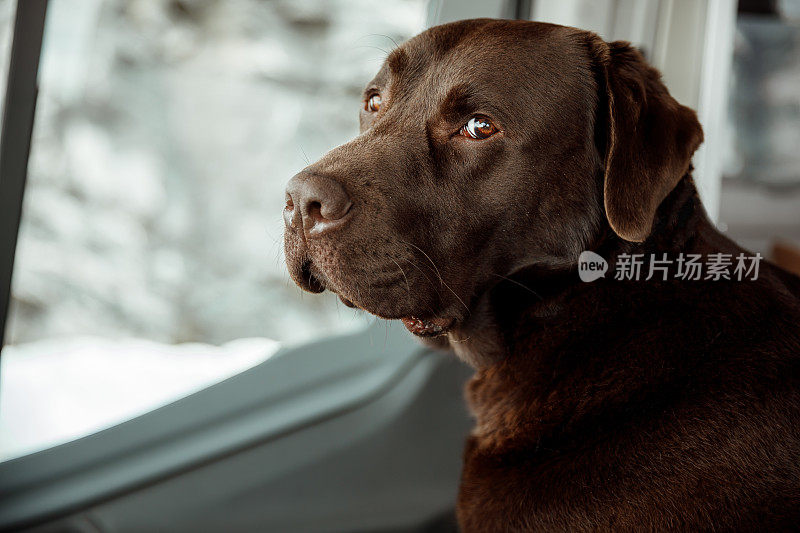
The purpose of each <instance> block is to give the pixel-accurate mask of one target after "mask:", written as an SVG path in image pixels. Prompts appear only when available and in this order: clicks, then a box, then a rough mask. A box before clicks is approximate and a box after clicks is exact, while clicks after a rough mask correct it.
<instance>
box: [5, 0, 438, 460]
mask: <svg viewBox="0 0 800 533" xmlns="http://www.w3.org/2000/svg"><path fill="white" fill-rule="evenodd" d="M10 3H11V2H8V1H6V2H4V3H3V4H2V5H0V23H2V17H4V16H5V15H4V14H3V7H2V6H8V5H9V4H10ZM425 11H426V2H425V1H424V0H400V1H394V2H371V1H368V0H347V1H345V0H333V1H331V0H317V1H307V0H303V1H297V0H292V1H289V0H273V1H263V0H197V1H190V0H81V1H80V2H74V1H70V0H51V2H50V5H49V8H48V16H47V22H46V28H45V39H44V45H43V52H42V63H41V66H40V94H39V99H38V104H37V110H36V121H35V127H34V134H33V141H32V151H31V158H30V163H29V177H28V185H27V190H26V193H25V202H24V212H23V220H22V224H21V230H20V237H19V244H18V250H17V260H16V266H15V272H14V280H13V288H12V305H11V315H10V317H9V327H8V332H7V342H8V343H9V344H10V345H9V346H7V347H6V348H4V350H3V354H2V359H1V361H2V369H0V379H2V383H1V384H0V395H1V396H0V459H7V458H9V457H12V456H15V455H19V454H21V453H26V452H30V451H33V450H35V449H40V448H42V447H46V446H50V445H53V444H55V443H58V442H63V441H65V440H69V439H72V438H76V437H78V436H81V435H84V434H86V433H89V432H92V431H96V430H98V429H100V428H102V427H107V426H108V425H110V424H113V423H117V422H119V421H121V420H124V419H126V418H129V417H131V416H134V415H136V414H139V413H141V412H144V411H147V410H149V409H152V408H153V407H155V406H157V405H161V404H163V403H165V402H168V401H170V400H173V399H175V398H177V397H180V396H182V395H185V394H187V393H189V392H191V391H194V390H197V389H198V388H200V387H203V386H206V385H208V384H209V383H213V382H215V381H218V380H219V379H222V378H224V377H226V376H229V375H231V374H233V373H236V372H239V371H241V370H243V369H244V368H248V367H249V366H252V365H254V364H257V363H258V362H260V361H263V360H264V359H266V358H267V357H269V356H270V355H271V354H273V353H274V352H275V350H276V349H277V347H278V346H279V345H280V344H286V343H299V342H307V341H309V340H312V339H316V338H321V337H326V336H330V335H334V334H342V333H345V332H347V331H352V330H354V329H358V328H362V327H364V326H365V325H366V324H367V321H368V320H369V319H368V318H366V317H365V316H362V315H360V314H357V313H355V312H353V311H352V310H350V309H347V308H345V307H343V306H341V307H340V306H339V303H338V300H337V299H335V298H333V297H332V296H331V295H322V296H315V297H311V296H310V295H306V296H305V297H304V296H303V294H301V292H300V290H299V289H298V288H297V287H296V286H295V285H294V284H293V283H291V282H289V279H288V275H287V274H286V271H285V266H284V261H283V251H282V233H283V220H282V216H281V211H282V208H283V203H284V194H283V189H284V186H285V184H286V182H287V181H288V179H289V178H290V177H291V176H292V175H293V174H294V173H296V172H297V171H299V170H300V169H301V168H302V167H304V166H305V165H306V164H307V162H310V161H313V160H315V159H316V158H318V157H320V156H321V155H322V154H323V153H324V152H325V151H327V150H329V149H330V148H332V147H334V146H335V145H337V144H340V143H342V142H345V141H346V140H348V139H350V138H352V137H353V136H354V135H356V134H357V130H358V109H359V106H360V93H361V90H362V88H363V86H364V84H365V83H366V82H367V81H369V79H370V78H371V77H372V75H374V73H375V71H377V69H378V67H379V65H380V63H381V61H382V60H383V58H384V57H385V55H386V53H387V52H388V51H389V50H391V48H392V47H394V43H395V42H400V41H402V40H404V39H407V38H408V37H410V36H411V35H413V34H415V33H417V32H418V31H420V30H421V29H422V26H423V22H424V16H425ZM6 31H7V30H6Z"/></svg>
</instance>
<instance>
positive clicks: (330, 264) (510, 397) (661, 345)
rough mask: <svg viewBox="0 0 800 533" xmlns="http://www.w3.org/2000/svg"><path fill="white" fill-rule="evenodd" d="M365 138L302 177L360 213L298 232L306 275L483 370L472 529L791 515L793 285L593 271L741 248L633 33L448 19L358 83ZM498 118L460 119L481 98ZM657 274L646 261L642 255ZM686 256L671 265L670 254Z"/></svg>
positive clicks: (797, 304) (469, 488) (622, 527)
mask: <svg viewBox="0 0 800 533" xmlns="http://www.w3.org/2000/svg"><path fill="white" fill-rule="evenodd" d="M375 91H379V92H380V93H381V96H382V98H383V104H382V105H381V108H380V111H379V112H378V113H377V114H373V113H370V112H369V111H367V110H362V112H361V130H362V133H361V135H359V137H357V138H356V139H354V140H353V141H352V142H350V143H348V144H346V145H344V146H341V147H339V148H337V149H335V150H333V151H332V152H330V153H329V154H327V155H326V156H325V157H324V158H323V159H322V160H320V161H319V162H317V163H315V164H314V165H311V166H310V167H309V168H307V169H305V170H304V171H303V173H301V175H299V178H298V179H302V177H303V176H304V175H321V176H325V177H326V178H327V179H333V180H336V181H337V182H338V183H340V184H341V185H342V186H343V187H344V188H345V189H346V191H347V194H348V195H349V197H350V198H351V199H352V201H353V207H352V208H351V210H350V211H351V212H350V213H349V214H348V215H347V216H348V217H349V218H348V219H347V221H346V223H344V224H342V225H341V226H338V227H337V229H336V230H335V231H331V232H329V233H326V234H325V235H324V236H318V237H313V236H309V235H306V234H304V233H303V231H302V230H298V229H294V228H291V227H289V228H287V231H286V258H287V264H288V266H289V270H290V273H291V274H292V276H293V278H294V279H295V280H296V281H297V282H298V284H300V285H301V286H302V287H304V288H306V289H308V290H312V291H315V292H317V291H319V290H323V289H325V288H327V289H329V290H332V291H334V292H336V293H338V294H339V295H340V296H341V297H342V298H343V299H344V300H345V301H347V302H348V303H350V302H352V304H354V305H357V306H359V307H361V308H363V309H366V310H367V311H369V312H371V313H374V314H376V315H378V316H382V317H384V318H390V319H397V318H406V317H410V316H413V317H420V318H422V319H425V320H430V321H433V320H436V321H438V322H437V323H448V324H449V326H448V327H447V328H446V331H445V335H443V336H441V337H438V338H436V339H433V340H431V342H433V343H437V344H438V345H440V346H444V347H449V348H451V349H453V350H454V351H455V353H456V354H457V355H458V356H459V357H461V358H462V359H464V360H465V361H467V362H468V363H470V364H472V365H473V366H474V367H476V369H477V371H476V375H475V377H474V378H473V380H472V381H471V382H470V384H469V386H468V387H467V391H466V394H467V399H468V402H469V405H470V407H471V409H472V412H473V413H474V415H475V418H476V426H475V429H474V431H473V434H472V436H471V437H470V438H469V440H468V443H467V447H466V451H465V454H464V470H463V478H462V483H461V490H460V495H459V500H458V518H459V522H460V525H461V527H462V529H463V530H464V531H588V530H618V531H626V530H644V531H653V530H688V531H695V530H721V531H743V530H762V529H772V530H778V529H780V530H783V529H795V528H796V527H797V524H798V520H800V394H799V393H798V390H799V389H798V380H799V379H800V372H798V370H799V368H798V355H800V297H798V295H799V294H800V279H798V278H797V277H795V276H793V275H790V274H788V273H786V272H784V271H782V270H780V269H778V268H776V267H774V266H772V265H770V264H768V263H762V265H761V272H760V276H759V278H758V280H757V281H752V280H745V281H724V280H722V281H679V280H675V279H671V280H669V281H657V280H650V281H643V280H641V281H615V280H614V279H613V278H612V276H607V277H606V278H604V279H600V280H598V281H595V282H593V283H582V282H581V281H579V279H578V276H577V273H576V263H577V257H578V254H579V253H580V252H581V251H582V250H593V251H595V252H597V253H599V254H600V255H602V256H603V257H605V258H606V259H609V262H610V267H611V272H612V274H613V269H614V265H615V262H616V260H617V258H618V257H619V255H620V254H622V253H643V254H651V253H654V254H657V255H658V256H659V257H660V256H661V254H663V253H666V254H668V256H669V257H671V258H672V259H673V260H674V259H675V257H676V256H677V254H678V253H681V252H683V253H699V254H706V255H707V254H709V253H714V252H725V253H731V254H738V253H740V252H742V250H741V249H740V248H739V247H738V246H737V245H736V244H734V243H733V242H731V241H730V240H728V239H727V238H725V237H724V236H723V235H721V234H720V233H718V232H717V231H716V230H715V229H714V227H713V226H712V224H711V223H710V222H709V221H708V219H707V217H706V214H705V212H704V210H703V207H702V205H701V203H700V200H699V198H698V196H697V191H696V189H695V186H694V183H693V181H692V178H691V175H690V171H691V168H690V158H691V156H692V153H693V152H694V151H695V149H696V148H697V146H698V145H699V144H700V142H701V141H702V130H701V128H700V125H699V123H698V122H697V118H696V116H695V113H694V112H693V111H692V110H690V109H688V108H686V107H684V106H681V105H680V104H678V103H677V102H676V101H675V100H674V99H673V98H672V97H671V96H670V95H669V93H668V91H667V89H666V88H665V87H664V85H663V84H662V82H661V81H660V76H659V74H658V72H657V71H656V70H655V69H653V68H652V67H650V66H649V65H647V63H646V62H645V61H644V59H643V58H642V57H641V55H640V54H639V53H638V52H636V51H635V50H634V49H633V48H631V47H630V46H629V45H628V44H627V43H621V42H615V43H605V42H603V41H602V40H600V39H599V38H598V37H597V36H596V35H594V34H591V33H589V32H584V31H581V30H576V29H574V28H566V27H561V26H555V25H549V24H541V23H531V22H511V21H493V20H474V21H463V22H458V23H453V24H448V25H444V26H439V27H436V28H432V29H431V30H428V31H426V32H424V33H423V34H421V35H419V36H417V37H415V38H414V39H412V40H410V41H408V42H407V43H404V44H403V45H402V46H401V47H400V48H399V49H398V50H395V51H394V52H392V54H391V55H390V56H389V59H388V61H387V64H386V65H384V67H383V68H382V69H381V71H380V72H379V73H378V75H377V76H376V77H375V79H374V80H373V81H372V82H370V84H368V86H367V91H366V92H365V101H366V99H368V98H369V96H370V95H371V94H372V93H373V92H375ZM475 114H483V115H486V116H489V117H491V118H492V120H493V121H495V122H496V123H497V124H498V125H499V126H500V129H501V130H502V132H501V133H500V134H497V135H495V136H494V137H491V138H489V139H487V140H485V141H480V142H475V141H470V140H466V139H464V138H461V137H458V136H457V135H454V132H457V131H458V129H459V127H460V126H461V125H463V124H464V123H465V122H466V121H467V120H468V119H469V118H470V117H471V116H473V115H475ZM645 270H646V265H645ZM673 270H674V267H673Z"/></svg>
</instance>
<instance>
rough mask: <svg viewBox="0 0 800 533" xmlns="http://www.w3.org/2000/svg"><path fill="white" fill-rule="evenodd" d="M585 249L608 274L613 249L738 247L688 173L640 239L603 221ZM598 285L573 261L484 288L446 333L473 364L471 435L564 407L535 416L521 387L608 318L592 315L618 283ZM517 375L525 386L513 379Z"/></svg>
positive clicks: (547, 374)
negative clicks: (623, 235)
mask: <svg viewBox="0 0 800 533" xmlns="http://www.w3.org/2000/svg"><path fill="white" fill-rule="evenodd" d="M591 249H592V250H593V251H595V252H596V253H598V254H599V255H601V256H602V257H603V258H605V259H607V260H608V261H609V269H610V272H611V273H612V274H611V275H612V276H613V272H614V270H613V269H614V264H615V263H616V261H617V258H618V257H619V256H620V254H655V253H659V254H660V253H664V252H666V253H679V252H684V253H705V254H707V253H711V252H712V251H735V250H739V248H738V247H736V245H735V244H733V243H732V242H731V241H729V240H728V239H726V238H725V237H724V236H722V235H721V234H720V233H719V232H717V231H716V230H715V229H714V227H713V225H712V224H711V223H710V221H709V220H708V217H707V216H706V213H705V210H704V209H703V207H702V204H701V202H700V200H699V198H698V195H697V190H696V188H695V186H694V183H693V181H692V179H691V177H689V176H686V177H685V178H684V179H683V180H682V181H681V183H680V184H679V185H678V187H676V189H675V190H674V191H673V192H672V193H671V194H670V195H669V196H668V197H667V198H666V199H665V200H664V202H663V203H662V205H661V207H660V208H659V212H658V216H657V219H656V222H655V225H654V231H653V233H652V234H651V236H650V238H648V239H647V240H646V241H645V242H643V243H630V242H626V241H624V240H622V239H620V238H619V237H617V236H616V235H615V234H614V233H613V232H612V231H611V229H610V228H607V229H606V231H605V232H604V233H603V234H602V235H601V236H600V237H599V238H598V239H597V240H596V243H595V245H594V246H593V247H592V248H591ZM600 287H601V285H600V284H599V282H598V283H595V284H591V283H584V282H582V281H580V279H579V276H578V273H577V264H576V265H575V267H573V268H571V269H565V270H561V271H554V270H547V269H539V268H536V267H531V268H528V269H525V270H524V271H521V272H518V273H516V274H514V275H513V276H511V277H510V279H507V280H504V281H502V282H500V283H498V284H496V285H494V286H493V287H492V288H491V290H488V291H486V293H485V294H483V295H482V297H481V298H480V299H479V301H478V303H477V305H476V306H475V307H474V309H473V312H472V314H471V315H470V317H469V318H468V320H467V321H466V322H465V323H464V324H463V325H462V326H461V327H460V328H458V329H456V330H454V331H451V332H450V333H449V340H450V345H451V347H452V348H453V350H454V351H455V353H456V354H457V355H458V356H459V357H460V358H461V359H462V360H464V361H466V362H468V363H469V364H471V365H472V366H474V367H475V368H476V369H477V373H476V377H475V378H474V379H473V381H472V382H471V383H470V386H469V388H468V392H467V396H468V401H469V402H470V404H471V407H472V410H473V412H474V414H475V415H476V417H477V419H478V421H477V422H478V423H477V426H476V430H475V431H476V434H484V435H493V437H492V439H494V440H496V438H495V437H497V435H496V433H498V432H500V433H501V434H502V436H503V437H510V436H511V434H508V432H511V433H514V432H515V431H520V430H522V428H523V427H526V425H527V424H530V423H533V422H531V421H532V420H536V421H537V422H536V423H537V424H545V423H546V420H545V419H549V420H554V421H555V420H559V416H560V415H559V414H558V413H557V412H556V411H558V409H568V408H569V407H568V406H567V403H568V402H565V403H564V405H563V406H562V407H553V406H554V405H556V404H558V401H556V400H553V401H554V402H555V403H553V402H548V406H547V410H548V416H547V417H545V418H543V417H542V415H541V412H540V408H541V406H540V405H536V400H535V399H534V398H535V394H532V391H531V390H528V389H531V388H536V389H537V390H539V389H541V390H547V389H548V388H549V387H550V383H549V382H548V380H552V379H555V378H556V376H555V373H556V370H555V369H556V368H559V365H558V364H556V363H554V362H553V361H556V362H557V361H558V360H559V358H560V357H561V356H562V353H563V352H564V351H566V347H567V346H568V345H569V343H570V342H571V339H572V336H573V335H574V334H575V333H576V332H577V333H578V334H583V333H586V332H591V331H592V330H595V329H597V324H598V322H602V321H603V320H613V317H609V316H606V315H602V316H601V315H599V314H602V313H607V312H608V311H607V310H608V309H614V308H615V303H618V302H619V300H620V299H623V300H624V299H625V298H626V294H622V295H620V290H622V291H625V289H624V288H619V287H616V286H614V284H613V283H611V284H606V285H605V286H603V288H602V289H601V288H600ZM635 290H636V291H639V294H640V296H641V295H642V293H646V292H647V291H651V290H659V289H658V288H657V287H656V286H655V285H653V284H651V283H648V282H646V281H642V282H639V283H638V284H637V285H636V289H635ZM615 298H616V302H615V301H614V299H615ZM601 309H602V311H601ZM551 367H552V368H551ZM548 369H550V370H548ZM517 380H520V382H524V383H525V386H524V387H523V386H514V385H515V383H518V381H517ZM515 395H519V397H515ZM573 407H574V406H573ZM554 409H555V410H554ZM521 413H527V415H522V416H520V414H521ZM512 414H513V416H515V417H516V419H515V420H514V421H513V422H512V421H511V420H509V423H508V424H505V425H504V427H502V428H500V427H495V426H496V421H497V420H503V419H504V417H505V418H510V417H512ZM506 415H507V416H506ZM489 421H492V423H491V424H492V426H491V427H490V425H489V424H490V423H489ZM554 423H555V422H554ZM528 429H531V428H528ZM528 429H526V431H528ZM533 433H536V432H535V431H534V432H533ZM492 439H489V440H490V441H492V442H493V440H492Z"/></svg>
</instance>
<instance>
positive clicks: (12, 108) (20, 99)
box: [0, 0, 47, 347]
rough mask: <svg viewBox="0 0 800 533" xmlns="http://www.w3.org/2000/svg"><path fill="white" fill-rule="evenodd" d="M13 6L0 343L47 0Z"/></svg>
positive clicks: (3, 164) (1, 147)
mask: <svg viewBox="0 0 800 533" xmlns="http://www.w3.org/2000/svg"><path fill="white" fill-rule="evenodd" d="M16 9H17V11H16V16H15V21H14V40H13V41H12V44H11V58H10V61H9V68H8V83H7V85H6V98H5V104H4V110H3V130H2V134H0V347H2V346H3V345H4V342H5V331H6V322H7V320H6V319H7V318H8V308H9V303H10V301H11V275H12V272H13V270H14V255H15V252H16V248H17V235H18V233H19V222H20V217H21V216H22V198H23V195H24V193H25V180H26V177H27V174H28V155H29V153H30V147H31V132H32V131H33V116H34V112H35V109H36V96H37V94H38V86H37V76H38V72H39V56H40V55H41V51H42V35H43V33H44V21H45V14H46V11H47V0H18V1H17V8H16Z"/></svg>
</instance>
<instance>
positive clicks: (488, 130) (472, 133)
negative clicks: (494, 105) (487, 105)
mask: <svg viewBox="0 0 800 533" xmlns="http://www.w3.org/2000/svg"><path fill="white" fill-rule="evenodd" d="M498 131H499V130H498V129H497V126H495V125H494V124H492V121H491V120H489V119H488V118H486V117H472V118H471V119H469V122H467V123H466V124H464V125H463V126H462V127H461V130H460V131H459V132H458V133H459V135H463V136H464V137H469V138H470V139H477V140H482V139H488V138H489V137H491V136H492V135H494V134H495V133H497V132H498Z"/></svg>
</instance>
